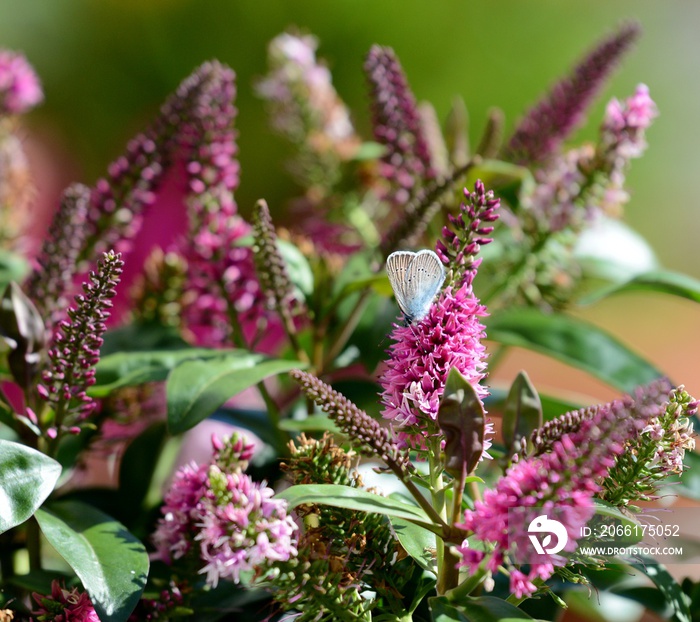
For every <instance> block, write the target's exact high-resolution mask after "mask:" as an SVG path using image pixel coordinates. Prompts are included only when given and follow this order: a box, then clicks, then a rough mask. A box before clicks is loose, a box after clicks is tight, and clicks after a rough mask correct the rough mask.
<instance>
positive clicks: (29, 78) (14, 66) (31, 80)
mask: <svg viewBox="0 0 700 622" xmlns="http://www.w3.org/2000/svg"><path fill="white" fill-rule="evenodd" d="M42 99H44V93H43V92H42V90H41V84H40V83H39V78H38V77H37V75H36V73H34V69H32V66H31V65H30V64H29V63H28V62H27V59H26V58H25V57H24V56H22V54H19V53H17V52H11V51H10V50H0V115H9V114H22V113H25V112H27V111H28V110H29V109H30V108H33V107H34V106H36V105H37V104H38V103H39V102H41V100H42Z"/></svg>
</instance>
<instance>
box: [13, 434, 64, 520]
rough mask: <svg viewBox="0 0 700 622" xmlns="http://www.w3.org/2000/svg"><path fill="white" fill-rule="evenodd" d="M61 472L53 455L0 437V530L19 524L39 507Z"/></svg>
mask: <svg viewBox="0 0 700 622" xmlns="http://www.w3.org/2000/svg"><path fill="white" fill-rule="evenodd" d="M59 475H61V465H60V464H59V463H58V462H56V461H55V460H54V459H53V458H49V457H48V456H47V455H45V454H43V453H41V452H40V451H36V450H35V449H31V448H30V447H27V446H25V445H21V444H20V443H14V442H12V441H7V440H0V533H3V532H5V531H7V530H8V529H11V528H12V527H15V526H17V525H20V524H22V523H23V522H24V521H26V520H27V519H28V518H30V517H31V516H32V515H33V514H34V512H35V511H36V510H37V509H38V508H39V507H40V506H41V504H42V503H43V502H44V500H45V499H46V497H48V496H49V495H50V494H51V492H52V491H53V489H54V486H55V485H56V482H57V481H58V477H59Z"/></svg>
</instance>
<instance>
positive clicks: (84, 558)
mask: <svg viewBox="0 0 700 622" xmlns="http://www.w3.org/2000/svg"><path fill="white" fill-rule="evenodd" d="M36 518H37V520H38V521H39V525H40V526H41V530H42V532H43V534H44V536H46V539H47V540H48V541H49V543H50V544H51V546H53V547H54V548H55V549H56V551H58V553H60V555H61V556H62V557H63V558H64V559H65V560H66V562H68V564H69V565H70V567H71V568H73V570H74V571H75V573H76V574H77V575H78V577H79V578H80V580H81V581H82V583H83V586H84V587H85V589H86V590H87V592H88V594H89V595H90V598H91V600H92V603H93V605H94V606H95V611H96V612H97V615H98V616H99V617H100V620H101V622H124V621H125V620H127V619H128V617H129V615H130V614H131V612H132V611H133V610H134V607H136V603H137V602H138V600H139V598H140V596H141V592H142V591H143V588H144V586H145V585H146V578H147V576H148V566H149V564H148V555H147V553H146V549H145V548H144V546H143V544H141V542H140V541H139V540H137V539H136V538H135V537H134V536H133V535H132V534H130V533H129V532H128V531H127V529H126V527H124V525H122V524H121V523H119V522H117V521H115V520H114V519H113V518H111V517H110V516H108V515H107V514H104V513H103V512H100V511H99V510H96V509H95V508H93V507H91V506H89V505H86V504H84V503H80V502H78V501H63V502H58V503H54V504H51V506H50V508H44V509H41V510H39V511H38V512H37V513H36Z"/></svg>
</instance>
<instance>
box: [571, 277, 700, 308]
mask: <svg viewBox="0 0 700 622" xmlns="http://www.w3.org/2000/svg"><path fill="white" fill-rule="evenodd" d="M634 291H642V292H654V293H660V294H669V295H671V296H678V297H680V298H686V299H688V300H692V301H693V302H700V281H698V280H697V279H694V278H693V277H690V276H687V275H685V274H681V273H679V272H671V271H663V270H655V271H652V272H645V273H644V274H640V275H637V276H635V277H633V278H632V279H630V280H628V281H626V282H624V283H615V284H613V285H610V286H608V287H604V288H602V289H599V290H597V291H595V292H592V293H590V294H588V295H587V296H585V297H584V298H582V299H581V300H579V304H581V305H589V304H592V303H594V302H597V301H599V300H602V299H603V298H607V297H608V296H612V295H614V294H620V293H623V292H634Z"/></svg>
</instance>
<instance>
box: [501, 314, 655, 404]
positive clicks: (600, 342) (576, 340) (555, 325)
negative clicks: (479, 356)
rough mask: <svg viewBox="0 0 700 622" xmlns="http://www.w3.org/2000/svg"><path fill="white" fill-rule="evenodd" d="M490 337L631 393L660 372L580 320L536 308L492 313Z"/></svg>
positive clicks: (597, 329)
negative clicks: (570, 367) (538, 353)
mask: <svg viewBox="0 0 700 622" xmlns="http://www.w3.org/2000/svg"><path fill="white" fill-rule="evenodd" d="M487 332H488V336H489V339H492V340H494V341H497V342H498V343H502V344H504V345H509V346H519V347H522V348H527V349H529V350H534V351H536V352H541V353H543V354H546V355H548V356H551V357H552V358H555V359H558V360H560V361H563V362H564V363H567V364H569V365H572V366H573V367H577V368H579V369H582V370H583V371H586V372H588V373H590V374H591V375H592V376H595V377H596V378H600V379H601V380H603V381H604V382H607V383H608V384H609V385H611V386H613V387H616V388H618V389H620V390H622V391H625V392H627V393H630V392H632V391H634V389H635V388H636V387H638V386H639V385H642V384H647V383H649V382H651V381H652V380H655V379H657V378H660V377H661V376H662V375H663V374H661V372H660V371H659V370H658V369H656V368H655V367H654V366H653V365H652V364H651V363H649V362H647V361H646V360H644V359H643V358H642V357H641V356H639V355H638V354H636V353H634V352H632V350H630V349H629V348H628V347H627V346H625V345H624V344H623V343H621V342H620V341H618V340H617V339H615V338H614V337H612V336H611V335H609V334H608V333H606V332H605V331H603V330H602V329H600V328H598V327H596V326H593V325H592V324H589V323H587V322H584V321H583V320H579V319H576V318H573V317H570V316H567V315H562V314H545V313H542V312H540V311H537V310H535V309H518V310H514V311H504V312H501V313H497V314H494V315H493V316H492V317H491V318H490V320H489V321H488V322H487Z"/></svg>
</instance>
